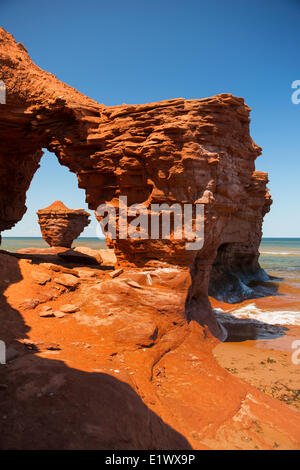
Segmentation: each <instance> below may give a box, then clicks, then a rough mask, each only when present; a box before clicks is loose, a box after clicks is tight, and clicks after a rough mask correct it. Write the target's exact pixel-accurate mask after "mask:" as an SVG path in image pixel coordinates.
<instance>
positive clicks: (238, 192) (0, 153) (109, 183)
mask: <svg viewBox="0 0 300 470" xmlns="http://www.w3.org/2000/svg"><path fill="white" fill-rule="evenodd" d="M0 65H1V74H2V77H1V78H2V79H3V80H4V81H5V84H6V88H7V104H6V105H2V106H0V139H1V140H0V142H1V144H0V145H1V148H0V178H1V198H0V204H1V206H0V231H1V230H5V229H8V228H10V227H12V226H13V225H14V224H15V223H16V222H17V221H18V220H20V219H21V217H22V216H23V214H24V212H25V210H26V207H25V198H26V190H27V188H28V186H29V184H30V181H31V179H32V177H33V175H34V173H35V171H36V169H37V168H38V166H39V161H40V158H41V156H42V151H41V149H42V148H47V149H48V150H49V151H52V152H54V153H55V154H56V156H57V158H58V159H59V161H60V163H61V164H62V165H66V166H67V167H68V168H69V169H70V170H71V171H72V172H74V173H76V174H77V177H78V181H79V186H80V187H81V188H84V189H85V191H86V200H87V202H88V204H89V208H90V209H94V210H96V209H97V207H98V206H99V204H101V203H110V204H111V205H113V206H116V205H117V202H118V201H117V199H118V197H119V196H120V195H121V196H127V200H128V204H132V203H143V204H144V205H145V207H146V208H147V209H148V208H149V207H150V205H151V204H153V203H158V204H161V203H168V204H173V203H177V204H179V205H180V206H181V207H182V206H183V204H185V203H190V204H193V205H195V204H196V203H202V204H204V206H205V213H204V218H205V237H204V246H203V248H202V249H201V250H190V251H188V250H186V249H185V242H186V240H184V239H182V240H174V238H172V235H171V239H170V240H162V239H161V238H160V239H155V240H152V239H149V238H148V239H136V240H133V239H116V240H110V239H107V244H108V245H109V247H110V248H114V250H115V253H116V256H117V260H118V263H119V265H123V266H127V267H128V266H131V267H133V268H134V267H146V268H147V269H152V268H153V266H155V265H160V266H164V267H168V266H174V265H175V266H179V267H180V268H181V269H182V270H185V271H186V272H187V274H188V275H190V276H191V281H190V288H189V292H188V295H187V300H186V317H187V319H188V321H190V320H192V319H194V320H196V321H197V322H200V323H201V324H202V325H208V326H209V328H210V329H211V331H212V332H213V333H214V334H215V335H217V336H220V337H222V336H223V334H222V332H221V331H220V328H219V326H218V324H217V322H216V321H215V319H214V316H213V313H212V311H211V308H210V305H209V301H208V289H209V283H210V275H211V269H212V266H213V265H214V261H215V260H217V261H216V263H215V265H214V268H213V276H214V277H216V279H217V280H218V283H217V284H216V285H218V286H219V290H220V289H221V290H222V288H223V287H224V282H223V281H224V280H225V279H226V272H227V271H230V270H231V269H235V270H236V269H238V271H239V273H244V274H247V273H248V272H249V270H250V272H251V275H256V274H257V272H260V268H259V265H258V262H257V259H258V245H259V241H260V237H261V224H262V219H263V216H264V214H265V213H266V212H267V211H268V210H269V205H270V203H271V200H270V196H269V194H268V192H267V190H266V183H267V175H266V174H265V173H260V172H256V171H255V165H254V162H255V159H256V158H257V156H258V155H259V154H260V152H261V149H260V148H259V147H258V146H257V145H256V144H255V143H254V142H253V141H252V139H251V137H250V134H249V112H250V109H249V108H248V106H246V105H245V103H244V100H243V99H242V98H237V97H234V96H232V95H230V94H221V95H217V96H214V97H211V98H205V99H199V100H185V99H182V98H180V99H174V100H167V101H163V102H159V103H150V104H145V105H122V106H115V107H106V106H104V105H102V104H98V103H96V102H95V101H93V100H91V99H89V98H87V97H85V96H83V95H81V94H80V93H78V92H77V91H75V90H73V89H72V88H70V87H68V86H67V85H65V84H63V83H62V82H60V81H59V80H57V79H56V78H55V77H54V76H53V75H51V74H49V73H47V72H44V71H43V70H41V69H39V68H38V67H37V66H36V65H35V64H33V63H32V61H31V59H30V58H29V56H28V54H27V52H26V50H25V48H24V46H23V45H21V44H17V43H16V42H15V40H14V39H13V37H12V36H11V35H10V34H8V33H6V32H5V31H4V30H3V29H1V30H0ZM117 214H118V212H117ZM194 222H195V220H194ZM117 227H118V221H117ZM224 247H227V248H225V251H226V253H227V252H230V257H227V256H223V255H222V252H223V250H224ZM225 258H226V263H225V265H224V266H222V268H220V266H219V264H220V262H219V260H220V259H221V260H225ZM229 258H230V261H229ZM222 279H223V281H222Z"/></svg>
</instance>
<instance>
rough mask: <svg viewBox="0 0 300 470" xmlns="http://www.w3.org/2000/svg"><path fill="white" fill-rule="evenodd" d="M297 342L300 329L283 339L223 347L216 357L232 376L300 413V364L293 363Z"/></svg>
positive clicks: (291, 329) (290, 330)
mask: <svg viewBox="0 0 300 470" xmlns="http://www.w3.org/2000/svg"><path fill="white" fill-rule="evenodd" d="M295 340H300V327H299V326H297V327H290V328H289V329H288V331H287V333H286V335H285V336H283V337H280V338H275V339H266V340H246V341H229V342H225V343H220V344H219V345H218V346H217V347H216V348H215V349H214V356H215V358H216V359H217V361H218V363H219V364H220V365H221V366H222V367H224V368H225V369H226V370H227V371H228V372H230V373H231V374H233V375H235V376H236V377H239V378H241V379H242V380H245V381H246V382H248V383H250V384H251V385H253V386H254V387H256V388H258V389H259V390H261V391H262V392H265V393H266V394H268V395H270V396H272V397H274V398H277V399H278V400H281V401H282V402H284V403H286V404H287V405H289V406H292V407H294V408H297V409H300V364H294V363H293V361H292V354H293V353H294V352H295V349H292V343H293V341H295ZM298 349H300V348H299V346H298ZM298 359H299V360H300V353H299V355H298Z"/></svg>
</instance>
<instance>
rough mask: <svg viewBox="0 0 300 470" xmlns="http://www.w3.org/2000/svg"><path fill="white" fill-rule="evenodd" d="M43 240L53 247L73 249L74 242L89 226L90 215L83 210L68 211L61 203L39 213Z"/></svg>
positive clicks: (56, 202) (58, 202)
mask: <svg viewBox="0 0 300 470" xmlns="http://www.w3.org/2000/svg"><path fill="white" fill-rule="evenodd" d="M37 215H38V222H39V224H40V227H41V232H42V236H43V239H44V240H45V241H46V242H47V243H48V245H50V246H51V247H52V246H61V247H66V248H71V246H72V243H73V241H74V240H75V239H76V238H78V237H79V235H80V234H81V232H82V231H83V230H84V228H85V227H86V226H87V225H89V223H90V220H89V216H90V214H89V213H88V212H86V211H85V210H83V209H68V208H67V207H66V206H65V205H64V204H63V203H62V202H61V201H55V202H53V204H51V205H50V206H49V207H45V209H40V210H39V211H38V212H37Z"/></svg>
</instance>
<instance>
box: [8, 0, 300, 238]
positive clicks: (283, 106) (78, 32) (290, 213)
mask: <svg viewBox="0 0 300 470" xmlns="http://www.w3.org/2000/svg"><path fill="white" fill-rule="evenodd" d="M0 18H1V26H3V27H4V28H5V29H6V30H7V31H9V32H10V33H12V34H13V35H14V36H15V38H16V40H17V41H20V42H22V43H24V45H25V46H26V47H27V49H28V51H29V53H30V55H31V57H32V59H33V60H34V62H35V63H36V64H37V65H39V66H40V67H42V68H43V69H45V70H48V71H50V72H52V73H54V74H55V75H56V76H57V77H58V78H59V79H61V80H63V81H64V82H66V83H68V84H70V85H71V86H73V87H75V88H77V89H78V90H80V91H81V92H83V93H85V94H86V95H89V96H90V97H92V98H94V99H95V100H97V101H99V102H101V103H104V104H106V105H117V104H121V103H144V102H149V101H158V100H165V99H169V98H176V97H184V98H203V97H206V96H211V95H215V94H217V93H223V92H230V93H233V94H235V95H237V96H242V97H244V98H245V101H246V103H247V104H248V105H249V106H250V107H251V108H252V110H253V111H252V123H251V134H252V137H253V139H254V140H255V142H256V143H257V144H259V145H260V146H261V147H263V155H262V156H261V157H259V158H258V160H257V165H256V166H257V169H258V170H262V171H268V172H269V177H270V183H269V187H270V189H271V193H272V196H273V199H274V204H273V207H272V211H271V213H270V214H269V215H267V216H266V218H265V224H264V236H273V237H276V236H277V237H280V236H282V237H284V236H286V237H300V215H299V214H300V210H299V203H300V181H299V176H300V159H299V157H300V138H299V134H300V133H299V131H300V104H299V105H294V104H292V102H291V94H292V89H291V84H292V82H293V81H294V80H300V52H299V45H300V0H251V1H247V0H226V1H225V0H210V1H204V0H185V1H177V0H160V1H157V0H151V1H150V0H147V1H145V0H139V1H137V0H126V1H124V0H123V1H121V0H115V1H113V2H107V1H101V0H98V1H97V0H85V1H82V0H80V1H78V0H72V1H71V0H63V1H62V0H52V1H51V2H43V1H40V0H26V1H24V0H0ZM76 181H77V180H76V177H75V175H73V174H71V173H69V172H68V170H67V169H66V168H64V167H61V166H60V165H59V164H58V163H57V161H56V158H55V157H54V156H53V155H51V154H46V155H45V156H44V158H43V160H42V165H41V169H40V170H39V171H38V172H37V173H36V175H35V177H34V180H33V182H32V185H31V188H30V190H29V192H28V200H27V205H28V212H27V214H26V215H25V216H24V219H23V220H22V221H21V222H19V224H18V225H17V226H16V227H15V228H14V229H13V230H11V231H9V232H4V233H3V235H4V236H35V235H36V236H39V227H38V225H37V223H36V216H35V211H36V210H38V209H39V208H41V207H45V206H46V205H49V204H50V203H51V202H53V200H55V199H61V200H62V201H63V202H64V203H65V204H66V205H68V206H69V207H71V208H77V207H86V205H85V203H84V198H85V196H84V192H83V191H82V190H79V189H77V182H76ZM84 235H85V236H95V223H94V222H93V225H92V227H90V228H88V229H86V231H85V232H84Z"/></svg>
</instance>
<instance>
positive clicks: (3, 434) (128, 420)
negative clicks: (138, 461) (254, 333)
mask: <svg viewBox="0 0 300 470" xmlns="http://www.w3.org/2000/svg"><path fill="white" fill-rule="evenodd" d="M4 258H5V259H4ZM21 279H22V276H21V273H20V269H19V266H18V259H17V258H16V257H14V256H9V257H8V256H5V255H1V254H0V307H1V308H0V325H1V333H0V339H1V340H3V341H5V343H6V345H7V364H6V365H0V384H1V386H0V448H1V449H36V450H38V449H104V450H117V449H130V450H139V449H146V450H148V449H149V450H150V449H153V450H155V449H158V450H160V449H161V450H162V449H185V450H186V449H191V447H190V444H189V443H188V441H187V440H186V438H185V437H184V436H183V435H181V434H180V433H179V432H177V431H176V430H175V429H172V428H171V427H170V426H169V425H168V424H166V423H165V422H164V421H163V420H162V419H161V418H160V417H159V416H158V415H157V414H155V413H154V412H153V411H152V410H150V409H149V408H148V407H147V406H146V404H145V403H144V402H143V401H142V400H141V398H140V397H139V395H138V394H137V393H136V392H135V391H134V390H133V389H132V388H131V387H130V386H129V385H128V384H127V383H125V382H122V381H121V380H118V379H116V378H115V377H112V376H110V375H108V374H106V373H98V372H97V373H94V372H84V371H81V370H76V369H73V368H70V367H69V366H67V365H66V364H65V363H64V362H62V361H59V360H55V359H53V360H52V359H49V358H42V357H39V356H37V355H36V350H35V349H30V348H28V347H26V345H24V344H23V343H22V342H21V341H18V340H20V339H24V338H25V339H26V338H27V333H28V332H29V331H30V327H29V326H28V325H26V324H25V323H24V320H23V317H22V316H21V314H20V312H19V311H18V310H16V309H15V308H12V307H11V305H10V304H9V303H8V302H7V299H6V296H5V291H6V289H7V288H8V287H9V285H10V284H12V283H17V282H19V281H21ZM8 281H9V282H8ZM54 354H55V352H54Z"/></svg>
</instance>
